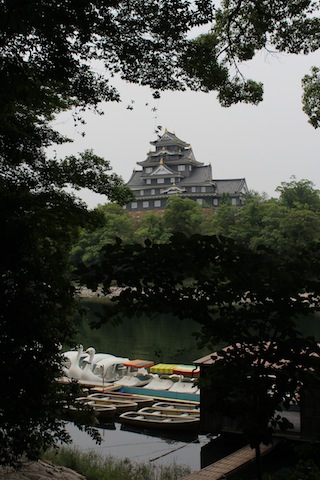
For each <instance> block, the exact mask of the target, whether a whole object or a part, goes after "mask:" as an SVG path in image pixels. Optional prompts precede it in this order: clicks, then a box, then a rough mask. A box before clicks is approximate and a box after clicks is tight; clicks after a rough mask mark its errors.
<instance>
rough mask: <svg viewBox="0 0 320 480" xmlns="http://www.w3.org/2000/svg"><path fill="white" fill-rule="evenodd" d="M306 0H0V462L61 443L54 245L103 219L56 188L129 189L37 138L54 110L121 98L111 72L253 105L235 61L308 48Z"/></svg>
mask: <svg viewBox="0 0 320 480" xmlns="http://www.w3.org/2000/svg"><path fill="white" fill-rule="evenodd" d="M318 7H319V5H318V2H314V1H312V0H304V1H289V2H288V1H283V0H277V1H274V2H267V1H264V2H256V1H249V0H246V1H244V0H237V1H233V0H232V1H222V2H221V4H220V6H219V7H215V3H214V2H212V1H211V0H196V1H189V0H174V1H173V0H165V1H164V0H151V1H147V2H146V1H145V0H132V1H130V2H124V1H121V0H114V1H112V2H105V1H103V0H92V1H89V2H88V1H84V0H66V1H64V2H61V1H59V0H48V1H46V2H43V1H41V0H3V1H1V2H0V27H1V28H0V84H1V89H0V105H1V109H0V119H1V122H0V200H1V204H2V205H5V208H3V210H2V212H1V246H2V250H1V251H2V259H3V261H2V262H1V266H0V269H1V275H0V278H1V281H0V291H1V294H2V298H1V311H0V319H1V334H0V339H1V350H2V352H5V354H3V355H2V360H1V362H2V367H3V368H2V376H1V391H2V392H6V393H5V395H2V396H1V399H0V434H1V436H2V438H1V442H0V461H1V463H6V462H10V461H14V460H15V459H16V458H19V456H20V455H22V454H26V455H29V456H31V455H33V456H36V455H37V454H38V452H39V451H40V449H41V448H42V447H45V446H47V445H49V444H50V443H53V442H54V441H55V440H56V439H57V438H60V439H66V435H65V432H64V429H63V425H62V424H61V423H60V421H59V420H58V413H59V412H58V410H59V411H61V408H62V406H63V403H62V398H61V397H59V392H60V390H59V391H58V390H57V387H56V386H53V380H54V379H55V378H56V376H57V374H58V373H59V368H60V367H59V365H60V364H61V355H60V353H59V347H60V344H61V343H63V342H65V341H66V340H70V339H71V338H72V331H73V322H72V318H73V312H74V311H75V307H76V301H75V298H74V290H73V288H72V283H71V274H70V265H69V262H68V255H67V254H66V252H69V250H70V248H71V244H72V243H73V242H74V240H75V238H76V236H77V234H78V229H79V227H85V226H92V225H94V224H95V225H97V222H100V225H102V224H103V221H104V219H103V216H102V215H101V212H100V213H99V212H91V213H90V214H88V212H87V209H86V206H85V205H84V204H83V203H82V202H81V201H80V200H79V199H77V198H76V197H75V196H74V195H73V194H71V193H68V190H66V188H67V187H72V188H73V189H75V190H78V189H80V188H82V187H87V188H90V189H91V190H92V191H94V192H97V193H101V194H106V195H107V196H108V197H109V199H110V200H111V201H118V202H119V203H120V204H125V203H127V202H128V201H130V199H131V198H132V194H131V192H130V191H129V190H128V189H127V188H125V186H124V185H123V182H122V179H121V178H119V177H118V176H117V175H115V174H110V165H109V162H108V161H107V160H105V159H103V158H100V157H98V156H96V155H95V154H94V153H93V152H92V151H87V152H83V153H81V154H79V155H78V156H75V155H72V156H70V157H67V158H66V159H59V158H48V157H47V154H46V149H47V147H49V146H51V145H53V144H62V143H63V142H66V141H69V140H68V139H67V138H65V137H64V136H63V135H61V134H59V133H58V132H57V131H56V130H55V128H54V125H53V122H52V121H53V120H54V119H55V116H56V115H57V114H58V113H60V112H62V111H66V110H72V112H73V115H74V121H75V123H81V122H83V119H82V112H83V111H84V110H85V109H86V108H90V109H93V110H94V111H95V112H97V113H99V103H100V102H101V101H116V102H117V101H120V96H119V92H118V91H117V90H116V89H115V88H114V86H113V84H112V79H113V77H114V76H116V75H119V76H120V77H121V78H122V79H124V80H126V81H129V82H134V83H137V84H139V85H149V86H150V87H151V88H152V89H153V91H154V96H155V97H158V96H159V92H160V91H161V90H164V89H175V90H178V89H185V88H193V89H197V90H205V91H207V90H216V91H217V92H218V94H219V99H220V101H221V103H222V104H223V105H226V106H228V105H230V104H232V103H237V102H238V101H247V102H252V103H257V102H259V101H260V100H261V98H262V86H261V84H260V83H259V82H253V81H252V80H246V79H244V78H243V76H242V75H241V74H240V69H239V67H240V65H241V62H243V61H247V60H248V59H251V58H253V56H254V54H255V53H256V52H257V51H259V50H260V49H262V48H269V45H271V46H273V48H275V50H276V51H278V52H289V53H308V52H311V51H314V50H316V49H317V48H318V47H319V36H318V31H319V22H320V19H319V18H318V17H317V15H316V13H317V9H318ZM204 25H207V26H208V25H210V32H209V33H208V34H204V35H203V36H200V37H197V38H195V39H193V38H192V37H191V36H190V32H191V31H192V29H193V28H194V27H199V26H204ZM312 95H313V98H316V96H315V95H314V93H312ZM307 98H310V95H309V94H307ZM100 113H101V112H100ZM28 378H30V382H28V381H27V379H28ZM33 387H34V388H36V392H37V402H36V403H32V401H31V399H34V390H32V388H33ZM57 399H58V401H57ZM64 399H66V397H64Z"/></svg>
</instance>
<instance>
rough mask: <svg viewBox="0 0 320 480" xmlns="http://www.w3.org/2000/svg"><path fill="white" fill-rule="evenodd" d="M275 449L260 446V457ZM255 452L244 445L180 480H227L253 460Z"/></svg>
mask: <svg viewBox="0 0 320 480" xmlns="http://www.w3.org/2000/svg"><path fill="white" fill-rule="evenodd" d="M274 447H275V443H274V444H273V445H268V446H266V445H263V444H261V446H260V452H261V456H262V455H265V454H266V453H268V452H269V451H271V450H272V449H273V448H274ZM255 456H256V454H255V450H254V449H252V448H251V447H250V445H246V446H245V447H243V448H240V450H237V451H236V452H234V453H231V454H230V455H228V456H227V457H224V458H222V459H221V460H218V461H217V462H215V463H212V464H211V465H209V466H208V467H205V468H203V469H202V470H200V471H199V472H193V473H191V474H190V475H187V476H186V477H183V478H182V479H181V480H222V479H227V478H228V476H229V475H231V474H233V473H235V472H236V471H237V470H239V469H240V468H243V467H245V466H246V465H248V464H249V463H250V462H253V461H254V460H255Z"/></svg>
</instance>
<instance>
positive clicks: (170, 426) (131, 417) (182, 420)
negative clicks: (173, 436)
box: [119, 410, 200, 431]
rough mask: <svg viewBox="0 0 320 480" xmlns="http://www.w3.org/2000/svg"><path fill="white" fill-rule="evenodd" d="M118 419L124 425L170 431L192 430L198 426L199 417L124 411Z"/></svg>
mask: <svg viewBox="0 0 320 480" xmlns="http://www.w3.org/2000/svg"><path fill="white" fill-rule="evenodd" d="M119 421H120V422H122V423H123V424H125V425H133V426H136V427H140V428H146V429H148V428H149V429H157V430H170V431H194V430H197V429H198V428H199V425H200V419H199V418H197V417H195V416H192V415H188V416H186V417H183V416H170V415H156V414H147V413H143V412H141V410H139V411H138V412H126V413H122V414H121V415H120V416H119Z"/></svg>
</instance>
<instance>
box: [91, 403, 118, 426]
mask: <svg viewBox="0 0 320 480" xmlns="http://www.w3.org/2000/svg"><path fill="white" fill-rule="evenodd" d="M92 408H93V411H94V413H95V414H96V416H97V420H98V421H99V422H101V421H102V422H105V421H106V420H108V421H110V420H113V419H114V418H115V416H116V413H117V408H116V406H115V405H96V404H94V405H93V407H92Z"/></svg>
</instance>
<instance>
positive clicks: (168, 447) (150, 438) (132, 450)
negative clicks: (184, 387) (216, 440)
mask: <svg viewBox="0 0 320 480" xmlns="http://www.w3.org/2000/svg"><path fill="white" fill-rule="evenodd" d="M67 431H68V432H69V433H70V435H71V436H72V438H73V442H74V446H75V447H78V448H79V450H81V451H85V452H87V451H94V452H96V453H98V454H99V455H101V456H103V457H107V456H109V455H111V456H113V457H115V458H121V459H123V458H129V459H130V460H132V461H137V462H152V463H155V464H159V465H160V464H161V465H171V464H180V465H187V466H188V467H189V468H190V469H191V471H197V470H200V468H201V467H200V451H201V448H202V447H203V446H204V445H206V444H207V443H208V442H209V441H210V439H209V438H208V437H207V436H206V435H180V436H178V437H177V436H175V435H169V436H168V434H167V433H164V435H163V434H162V433H160V432H157V433H156V432H154V433H153V432H146V431H144V432H142V431H140V432H139V431H132V430H131V429H127V428H123V426H122V425H121V424H120V423H118V422H115V423H114V424H110V425H109V424H108V426H107V428H105V426H104V428H101V427H98V431H99V433H100V435H101V438H102V443H101V445H97V444H96V443H95V442H94V441H93V440H92V439H91V438H90V437H89V435H87V434H86V433H85V432H81V431H79V430H78V429H77V427H75V426H74V425H73V424H72V423H68V424H67Z"/></svg>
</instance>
